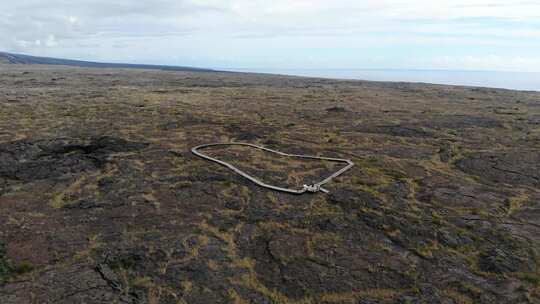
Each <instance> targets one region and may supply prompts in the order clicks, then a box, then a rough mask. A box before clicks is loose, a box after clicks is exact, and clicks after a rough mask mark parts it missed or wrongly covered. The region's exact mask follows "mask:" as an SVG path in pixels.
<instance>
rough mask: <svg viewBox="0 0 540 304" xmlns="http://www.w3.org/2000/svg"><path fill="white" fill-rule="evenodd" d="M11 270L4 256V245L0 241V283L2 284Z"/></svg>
mask: <svg viewBox="0 0 540 304" xmlns="http://www.w3.org/2000/svg"><path fill="white" fill-rule="evenodd" d="M11 272H12V267H11V266H10V265H9V263H8V261H7V258H6V247H5V245H4V244H2V243H0V284H2V283H3V282H4V281H5V280H6V279H7V278H8V277H9V275H10V273H11Z"/></svg>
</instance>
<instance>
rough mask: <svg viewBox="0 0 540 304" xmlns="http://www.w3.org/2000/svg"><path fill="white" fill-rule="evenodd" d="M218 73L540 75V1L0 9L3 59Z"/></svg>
mask: <svg viewBox="0 0 540 304" xmlns="http://www.w3.org/2000/svg"><path fill="white" fill-rule="evenodd" d="M1 50H4V51H8V52H17V53H26V54H32V55H43V56H55V57H64V58H73V59H85V60H96V61H109V62H131V63H155V64H171V65H189V66H200V67H214V68H281V69H282V68H392V69H458V70H469V69H472V70H513V71H536V72H540V0H529V1H527V0H524V1H519V0H505V1H498V0H453V1H450V0H446V1H439V0H230V1H227V0H138V1H137V0H48V1H44V0H15V1H12V0H0V51H1Z"/></svg>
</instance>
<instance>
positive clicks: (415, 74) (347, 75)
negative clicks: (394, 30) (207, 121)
mask: <svg viewBox="0 0 540 304" xmlns="http://www.w3.org/2000/svg"><path fill="white" fill-rule="evenodd" d="M228 70H230V71H237V72H252V73H269V74H280V75H294V76H308V77H323V78H334V79H357V80H372V81H396V82H421V83H434V84H447V85H463V86H475V87H489V88H503V89H511V90H529V91H540V72H502V71H446V70H378V69H377V70H376V69H232V70H231V69H228Z"/></svg>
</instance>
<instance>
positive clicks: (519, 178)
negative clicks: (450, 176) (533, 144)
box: [456, 151, 540, 187]
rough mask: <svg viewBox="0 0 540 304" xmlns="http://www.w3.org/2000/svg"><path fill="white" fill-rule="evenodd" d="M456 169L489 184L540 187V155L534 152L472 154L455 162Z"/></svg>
mask: <svg viewBox="0 0 540 304" xmlns="http://www.w3.org/2000/svg"><path fill="white" fill-rule="evenodd" d="M456 167H457V168H458V169H460V170H461V171H463V172H466V173H469V174H473V175H476V176H478V177H480V178H481V179H483V180H487V181H491V182H496V183H508V184H514V185H519V186H521V185H528V186H533V187H538V186H540V154H539V153H537V152H534V151H531V152H523V151H522V152H517V153H496V152H486V153H474V154H471V155H469V156H468V157H466V158H464V159H461V160H459V161H457V162H456Z"/></svg>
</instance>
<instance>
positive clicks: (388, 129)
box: [358, 125, 434, 138]
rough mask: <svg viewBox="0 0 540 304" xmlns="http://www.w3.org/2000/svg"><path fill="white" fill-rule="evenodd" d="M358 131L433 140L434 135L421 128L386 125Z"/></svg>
mask: <svg viewBox="0 0 540 304" xmlns="http://www.w3.org/2000/svg"><path fill="white" fill-rule="evenodd" d="M358 131H360V132H364V133H374V134H387V135H391V136H401V137H415V138H431V137H434V135H433V134H432V133H431V132H428V131H425V130H423V129H422V128H421V127H417V126H412V125H385V126H367V127H362V128H360V129H359V130H358Z"/></svg>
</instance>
